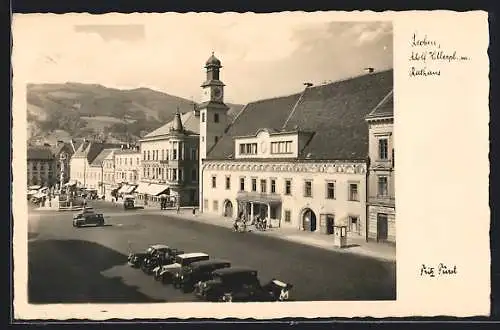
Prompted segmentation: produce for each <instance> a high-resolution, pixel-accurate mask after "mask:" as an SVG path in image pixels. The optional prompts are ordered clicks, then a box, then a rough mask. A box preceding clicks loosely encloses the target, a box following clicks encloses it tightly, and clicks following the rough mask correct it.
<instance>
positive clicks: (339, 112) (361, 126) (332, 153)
mask: <svg viewBox="0 0 500 330" xmlns="http://www.w3.org/2000/svg"><path fill="white" fill-rule="evenodd" d="M220 68H221V63H220V61H219V60H218V59H216V58H215V57H214V56H213V55H212V57H210V59H209V60H208V61H207V63H206V69H207V80H206V82H205V83H204V84H203V85H202V88H203V94H204V95H205V96H204V97H205V99H204V101H203V102H202V103H201V105H200V106H199V110H200V115H201V120H200V158H201V162H202V166H200V176H201V185H200V195H201V196H202V197H201V200H200V202H201V206H200V210H201V211H202V212H207V213H212V214H217V215H221V216H226V217H228V218H235V217H236V215H237V214H239V213H243V214H246V215H247V217H250V218H252V217H253V216H255V215H260V216H261V217H264V218H267V219H268V221H269V222H270V223H271V224H272V225H273V226H275V227H280V226H281V227H292V228H297V229H300V230H306V231H312V232H319V233H324V234H331V233H332V232H333V226H334V225H339V224H341V225H345V226H347V229H348V231H349V235H352V236H359V237H367V232H368V227H367V217H366V214H367V208H366V202H367V201H366V195H367V180H366V176H367V170H368V169H367V158H368V152H369V150H368V149H369V148H368V145H369V139H368V127H367V124H366V122H365V117H366V116H367V115H368V114H369V113H370V112H372V111H374V109H376V108H377V107H378V106H379V105H380V103H381V102H382V101H384V100H385V102H386V106H387V107H392V99H390V98H389V97H388V95H390V94H391V93H392V88H393V72H392V70H389V71H383V72H376V73H370V74H366V75H361V76H358V77H354V78H351V79H347V80H343V81H338V82H333V83H329V84H325V85H320V86H315V87H311V86H309V85H308V87H307V88H305V90H303V91H302V92H301V93H297V94H293V95H289V96H283V97H277V98H272V99H267V100H260V101H256V102H252V103H249V104H247V105H246V106H245V107H244V108H243V110H241V112H240V113H239V114H238V115H237V116H236V118H235V119H234V120H233V121H231V122H228V117H227V112H226V109H227V107H226V106H225V105H224V101H223V88H224V84H223V83H222V82H221V81H220V80H219V70H220ZM389 101H391V102H389Z"/></svg>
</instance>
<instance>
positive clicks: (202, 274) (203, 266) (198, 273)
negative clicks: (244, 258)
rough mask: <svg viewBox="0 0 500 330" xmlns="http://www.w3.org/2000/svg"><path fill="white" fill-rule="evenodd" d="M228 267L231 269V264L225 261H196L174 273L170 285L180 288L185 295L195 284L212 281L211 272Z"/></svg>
mask: <svg viewBox="0 0 500 330" xmlns="http://www.w3.org/2000/svg"><path fill="white" fill-rule="evenodd" d="M229 267H231V263H230V262H229V261H226V260H216V259H211V260H203V261H196V262H193V263H192V264H190V265H188V266H185V267H183V268H182V269H181V271H180V272H179V273H176V275H175V276H174V278H173V280H172V284H173V285H174V287H175V288H180V289H182V291H183V292H185V293H187V292H192V291H193V290H194V285H195V284H196V283H198V282H200V281H208V280H210V279H212V272H213V271H215V270H217V269H222V268H229Z"/></svg>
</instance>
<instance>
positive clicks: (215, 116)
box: [214, 113, 219, 123]
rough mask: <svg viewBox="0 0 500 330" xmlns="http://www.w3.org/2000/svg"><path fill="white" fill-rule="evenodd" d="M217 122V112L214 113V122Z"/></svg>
mask: <svg viewBox="0 0 500 330" xmlns="http://www.w3.org/2000/svg"><path fill="white" fill-rule="evenodd" d="M218 122H219V114H218V113H214V123H218Z"/></svg>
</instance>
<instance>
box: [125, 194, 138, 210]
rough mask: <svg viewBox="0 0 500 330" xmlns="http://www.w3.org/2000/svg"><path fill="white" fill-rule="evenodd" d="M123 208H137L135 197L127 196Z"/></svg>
mask: <svg viewBox="0 0 500 330" xmlns="http://www.w3.org/2000/svg"><path fill="white" fill-rule="evenodd" d="M123 208H124V209H125V210H130V209H134V208H135V199H134V198H133V197H125V198H124V200H123Z"/></svg>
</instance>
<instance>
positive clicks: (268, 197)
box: [236, 191, 281, 204]
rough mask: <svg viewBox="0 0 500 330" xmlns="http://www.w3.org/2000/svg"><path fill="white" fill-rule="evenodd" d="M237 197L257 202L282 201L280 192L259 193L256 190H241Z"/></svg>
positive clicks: (241, 199) (271, 202)
mask: <svg viewBox="0 0 500 330" xmlns="http://www.w3.org/2000/svg"><path fill="white" fill-rule="evenodd" d="M236 199H237V200H239V201H245V202H257V203H269V204H279V203H281V196H280V195H278V194H271V193H258V192H255V191H252V192H250V191H240V192H238V194H237V195H236Z"/></svg>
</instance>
